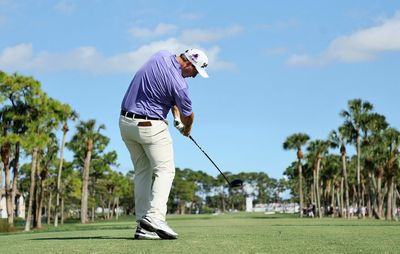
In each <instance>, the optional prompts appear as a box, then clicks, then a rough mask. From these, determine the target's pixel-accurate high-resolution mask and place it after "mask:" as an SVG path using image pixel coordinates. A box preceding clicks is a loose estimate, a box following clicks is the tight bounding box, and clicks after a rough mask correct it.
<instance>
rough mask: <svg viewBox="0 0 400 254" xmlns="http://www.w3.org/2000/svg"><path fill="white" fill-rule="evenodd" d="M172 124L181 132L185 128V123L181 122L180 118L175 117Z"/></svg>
mask: <svg viewBox="0 0 400 254" xmlns="http://www.w3.org/2000/svg"><path fill="white" fill-rule="evenodd" d="M174 126H175V128H176V129H177V130H178V131H179V132H180V133H183V129H184V128H185V125H183V123H182V122H181V120H180V119H177V118H176V119H175V120H174Z"/></svg>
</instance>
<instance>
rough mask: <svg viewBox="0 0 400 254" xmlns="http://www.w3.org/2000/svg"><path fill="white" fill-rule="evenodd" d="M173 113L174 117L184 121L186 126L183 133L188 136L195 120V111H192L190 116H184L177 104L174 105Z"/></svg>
mask: <svg viewBox="0 0 400 254" xmlns="http://www.w3.org/2000/svg"><path fill="white" fill-rule="evenodd" d="M172 115H173V116H174V119H178V120H180V121H181V122H182V123H183V125H184V128H183V131H182V134H183V135H184V136H186V137H187V136H189V135H190V131H191V130H192V125H193V121H194V113H193V112H192V113H191V114H190V115H189V116H184V115H182V114H181V113H180V112H179V109H178V107H177V106H176V105H175V106H173V107H172Z"/></svg>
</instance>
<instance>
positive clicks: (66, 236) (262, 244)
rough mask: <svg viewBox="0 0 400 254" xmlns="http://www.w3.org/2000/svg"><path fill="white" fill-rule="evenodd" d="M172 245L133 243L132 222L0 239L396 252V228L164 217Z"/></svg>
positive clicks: (99, 247)
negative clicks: (172, 236)
mask: <svg viewBox="0 0 400 254" xmlns="http://www.w3.org/2000/svg"><path fill="white" fill-rule="evenodd" d="M168 222H169V224H170V226H171V227H172V228H173V229H175V230H176V231H177V232H178V233H179V239H178V240H174V241H166V240H164V241H138V240H133V233H134V229H135V222H134V219H133V218H123V219H122V220H121V221H118V222H115V221H112V222H98V223H94V224H88V225H80V224H70V225H64V226H62V227H59V228H57V229H56V231H55V230H54V228H52V227H49V228H47V229H45V230H43V231H39V232H34V233H16V234H8V235H5V234H3V235H0V251H1V253H33V254H35V253H39V254H45V253H113V254H114V253H209V254H211V253H308V254H309V253H316V252H323V253H324V254H326V253H400V244H399V239H400V224H399V223H398V222H388V221H377V220H370V219H364V220H358V219H353V220H344V219H328V218H324V219H309V218H304V219H298V218H295V217H291V216H285V215H284V216H281V215H264V214H262V213H250V214H249V213H236V214H224V215H218V216H213V215H184V216H169V217H168Z"/></svg>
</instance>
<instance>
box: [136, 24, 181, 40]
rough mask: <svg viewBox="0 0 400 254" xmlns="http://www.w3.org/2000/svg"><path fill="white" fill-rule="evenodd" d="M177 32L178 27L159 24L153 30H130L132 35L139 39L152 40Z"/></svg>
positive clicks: (138, 28)
mask: <svg viewBox="0 0 400 254" xmlns="http://www.w3.org/2000/svg"><path fill="white" fill-rule="evenodd" d="M175 31H176V26H175V25H172V24H164V23H160V24H158V25H157V26H156V27H155V28H154V29H153V30H151V29H149V28H144V27H133V28H131V29H130V30H129V32H130V34H132V35H133V36H134V37H137V38H152V37H157V36H162V35H166V34H170V33H173V32H175Z"/></svg>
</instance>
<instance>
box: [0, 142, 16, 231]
mask: <svg viewBox="0 0 400 254" xmlns="http://www.w3.org/2000/svg"><path fill="white" fill-rule="evenodd" d="M0 153H1V160H2V162H3V165H4V176H5V194H6V210H7V222H8V224H10V225H13V224H14V207H13V202H12V194H11V176H10V153H11V145H10V143H5V144H3V145H2V146H1V151H0Z"/></svg>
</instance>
